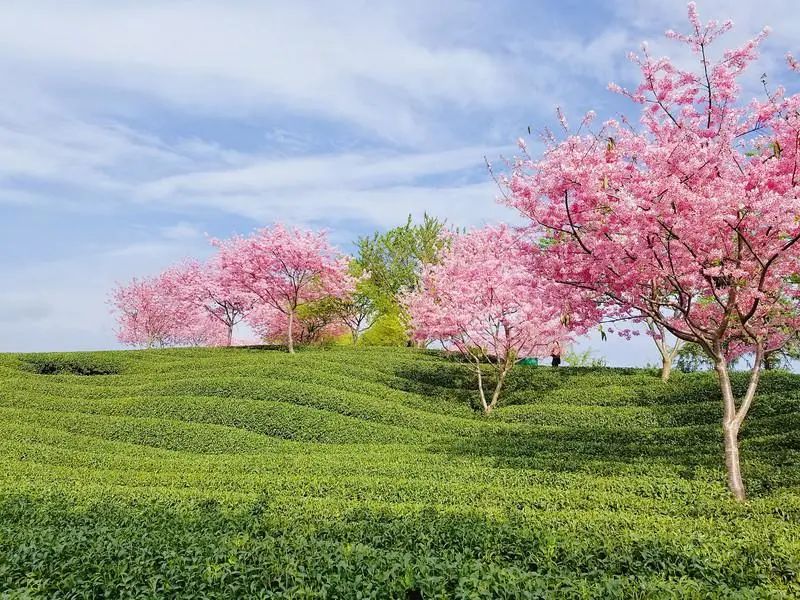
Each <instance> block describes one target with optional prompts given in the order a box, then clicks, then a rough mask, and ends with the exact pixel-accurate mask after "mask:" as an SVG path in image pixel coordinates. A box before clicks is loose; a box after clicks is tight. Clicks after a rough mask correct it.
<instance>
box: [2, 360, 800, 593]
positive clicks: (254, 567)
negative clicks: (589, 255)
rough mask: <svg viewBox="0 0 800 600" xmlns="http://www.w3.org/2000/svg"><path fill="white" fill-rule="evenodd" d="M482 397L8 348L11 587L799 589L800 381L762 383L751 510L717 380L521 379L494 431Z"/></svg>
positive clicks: (411, 364)
mask: <svg viewBox="0 0 800 600" xmlns="http://www.w3.org/2000/svg"><path fill="white" fill-rule="evenodd" d="M87 375H93V376H87ZM474 383H475V382H474V381H473V380H472V376H471V375H470V374H469V372H468V371H467V370H466V369H465V367H464V365H461V364H459V363H458V362H457V361H453V360H450V359H448V358H447V357H444V356H440V355H439V354H438V353H436V352H425V351H420V350H413V349H405V348H380V347H375V348H366V347H365V348H360V347H336V348H331V349H313V350H312V349H303V350H301V351H299V352H298V353H297V354H296V355H295V356H288V355H287V354H285V353H283V352H281V351H280V349H278V348H275V349H263V348H257V347H254V348H233V349H167V350H153V351H134V352H108V353H75V354H49V355H0V465H1V466H0V590H1V591H0V597H8V598H29V597H46V598H51V597H65V598H73V597H93V598H101V597H113V598H120V597H127V598H164V597H204V598H214V597H217V598H232V597H241V598H554V597H555V598H595V597H603V598H653V597H668V598H675V597H680V598H684V597H685V598H708V597H739V598H785V597H796V596H797V595H798V594H800V582H799V581H798V577H799V574H800V525H799V521H800V462H798V457H799V456H800V435H798V431H800V427H798V426H800V385H799V384H800V379H799V378H798V377H796V376H794V375H788V374H785V373H766V374H765V377H764V383H763V386H762V393H761V395H760V396H759V398H758V400H757V403H756V405H755V406H754V409H753V413H752V417H751V418H750V419H749V421H748V423H747V425H746V426H745V428H744V431H743V434H742V436H743V442H742V453H743V469H744V475H745V479H746V481H747V483H748V486H749V492H750V496H751V500H750V501H749V502H748V503H746V504H744V505H740V504H737V503H735V502H733V501H732V500H730V499H729V497H728V493H727V491H726V488H725V483H724V472H723V468H722V460H723V457H722V446H721V439H720V437H721V432H720V426H719V420H720V410H721V409H720V403H719V397H718V394H717V392H716V387H715V383H714V381H713V379H712V378H711V376H710V375H709V374H682V373H678V374H676V375H675V376H674V380H673V381H671V382H670V383H668V384H662V383H661V382H660V380H659V379H658V377H657V374H656V373H655V372H652V371H643V370H635V369H592V368H589V369H577V368H564V369H558V370H555V369H550V368H547V367H520V368H518V369H515V371H514V372H513V373H512V375H511V376H510V379H509V382H508V394H507V396H506V399H505V402H504V404H503V405H501V406H500V407H499V408H498V409H497V410H496V411H495V413H493V414H492V416H491V417H489V418H485V417H482V416H480V415H479V414H478V413H476V412H475V411H474V410H473V409H472V408H471V404H472V403H473V402H474V396H475V393H474V392H473V390H474ZM736 385H738V386H741V385H742V381H740V380H738V379H737V381H736Z"/></svg>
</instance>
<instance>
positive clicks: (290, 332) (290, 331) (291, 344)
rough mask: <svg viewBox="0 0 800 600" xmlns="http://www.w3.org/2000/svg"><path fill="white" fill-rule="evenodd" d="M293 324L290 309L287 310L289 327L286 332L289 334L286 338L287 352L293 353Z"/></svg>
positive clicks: (292, 315) (292, 313)
mask: <svg viewBox="0 0 800 600" xmlns="http://www.w3.org/2000/svg"><path fill="white" fill-rule="evenodd" d="M293 325H294V311H293V310H290V311H289V327H288V332H289V336H288V337H289V339H288V345H289V354H294V332H293V331H292V326H293Z"/></svg>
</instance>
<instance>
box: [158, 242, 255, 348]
mask: <svg viewBox="0 0 800 600" xmlns="http://www.w3.org/2000/svg"><path fill="white" fill-rule="evenodd" d="M165 276H166V277H167V278H168V279H169V280H170V281H171V282H172V286H173V293H174V295H175V299H177V300H178V301H180V302H182V303H184V304H185V305H186V309H187V310H189V311H192V310H199V311H200V312H204V313H205V314H207V315H208V316H209V317H210V318H211V319H212V320H216V321H218V322H219V323H220V324H221V325H222V326H224V328H225V338H224V340H220V339H218V338H215V341H216V342H219V341H222V342H223V343H222V344H218V343H214V344H213V345H225V346H230V345H231V343H232V342H233V330H234V327H235V326H236V325H237V324H238V323H239V322H241V321H242V319H243V318H244V316H245V314H247V311H248V310H250V309H251V308H252V306H253V303H254V301H255V297H254V296H253V295H252V294H250V293H246V292H242V291H241V290H239V289H237V288H236V287H234V286H232V285H229V282H228V281H227V277H226V274H225V272H224V270H223V267H222V264H221V261H220V257H219V256H214V257H212V258H211V260H209V261H208V262H206V263H204V264H201V263H199V262H197V261H193V260H190V261H186V262H184V263H182V264H180V265H177V266H175V267H172V268H171V269H169V270H168V271H167V272H166V273H165ZM195 321H198V319H195ZM199 321H200V322H202V319H199ZM206 328H207V329H209V331H212V332H216V330H217V329H219V328H218V327H213V326H212V327H206Z"/></svg>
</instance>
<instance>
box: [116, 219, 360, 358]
mask: <svg viewBox="0 0 800 600" xmlns="http://www.w3.org/2000/svg"><path fill="white" fill-rule="evenodd" d="M213 244H214V246H215V247H216V248H217V253H216V254H215V255H214V256H213V257H212V258H211V259H210V260H208V261H206V262H205V263H200V262H197V261H194V260H187V261H184V262H182V263H180V264H178V265H175V266H173V267H170V268H169V269H167V270H166V271H164V272H163V273H161V274H160V275H158V276H156V277H153V278H149V279H134V280H133V281H131V282H130V283H129V284H127V285H121V286H117V288H116V289H115V290H114V291H113V292H112V298H111V304H112V308H113V310H114V312H115V314H116V317H117V321H118V338H119V340H120V341H121V342H123V343H125V344H129V345H133V346H144V347H153V346H168V345H204V346H207V345H231V344H232V343H233V331H234V327H235V326H236V325H237V324H238V323H240V322H241V321H243V320H247V321H248V322H249V323H250V324H251V325H252V326H253V328H254V329H255V330H256V332H258V333H260V334H261V335H262V336H264V338H266V339H269V340H276V341H277V340H280V341H285V342H286V343H287V344H288V346H289V349H290V351H292V350H293V343H294V341H310V336H311V335H312V334H313V335H314V336H316V337H319V336H321V335H323V334H328V335H333V334H335V333H337V332H339V331H342V328H341V327H339V329H336V326H335V325H334V324H327V323H326V324H325V330H324V331H321V329H322V328H321V327H316V328H314V324H312V323H311V322H303V321H298V318H297V311H298V308H299V307H301V306H303V305H305V304H308V303H309V302H313V301H315V300H320V299H322V298H330V297H334V298H342V297H346V296H347V295H348V294H349V293H350V292H351V291H352V289H353V286H354V283H355V282H354V280H353V279H352V278H351V277H350V276H349V275H348V271H347V258H346V257H344V256H342V255H340V254H339V253H338V252H337V251H336V250H335V249H334V248H333V247H332V246H331V245H330V244H329V242H328V240H327V237H326V236H325V234H324V233H320V232H313V231H305V230H301V229H296V228H295V229H291V228H286V227H284V226H283V225H280V224H277V225H274V226H272V227H266V228H263V229H260V230H258V231H256V232H255V233H253V234H252V235H250V236H248V237H235V238H232V239H230V240H223V241H220V240H214V241H213Z"/></svg>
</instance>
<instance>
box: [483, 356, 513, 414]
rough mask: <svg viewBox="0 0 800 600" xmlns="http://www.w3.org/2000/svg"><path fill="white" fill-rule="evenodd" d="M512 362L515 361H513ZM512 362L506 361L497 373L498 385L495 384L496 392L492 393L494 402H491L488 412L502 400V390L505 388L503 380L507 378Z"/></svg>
mask: <svg viewBox="0 0 800 600" xmlns="http://www.w3.org/2000/svg"><path fill="white" fill-rule="evenodd" d="M510 364H514V363H513V362H512V363H510ZM510 364H509V363H508V361H506V363H505V364H503V367H502V369H501V371H500V373H499V374H498V375H497V385H495V386H494V393H493V394H492V402H491V403H490V404H489V410H487V411H486V412H487V413H489V412H491V411H492V409H494V407H495V406H497V401H498V400H500V392H501V391H502V389H503V382H504V381H505V379H506V374H507V373H508V371H509V370H510V368H511V367H510Z"/></svg>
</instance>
